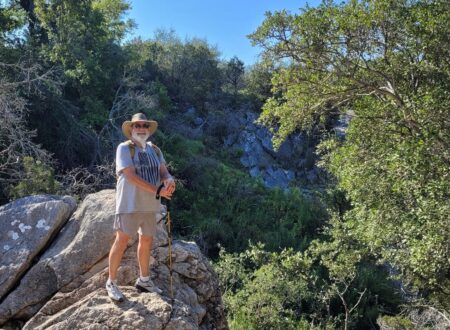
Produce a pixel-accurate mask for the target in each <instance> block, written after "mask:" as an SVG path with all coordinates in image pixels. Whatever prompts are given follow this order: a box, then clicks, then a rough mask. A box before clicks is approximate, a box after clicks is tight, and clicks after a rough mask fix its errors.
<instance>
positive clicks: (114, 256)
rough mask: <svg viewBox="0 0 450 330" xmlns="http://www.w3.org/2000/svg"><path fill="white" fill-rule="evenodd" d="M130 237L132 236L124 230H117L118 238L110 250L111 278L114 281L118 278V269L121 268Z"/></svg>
mask: <svg viewBox="0 0 450 330" xmlns="http://www.w3.org/2000/svg"><path fill="white" fill-rule="evenodd" d="M129 239H130V236H128V235H127V234H125V233H124V232H123V231H120V230H118V231H117V232H116V240H115V241H114V244H113V246H112V247H111V250H110V251H109V279H110V280H112V281H115V280H116V277H117V269H118V268H119V266H120V262H121V261H122V257H123V254H124V252H125V250H126V249H127V243H128V240H129Z"/></svg>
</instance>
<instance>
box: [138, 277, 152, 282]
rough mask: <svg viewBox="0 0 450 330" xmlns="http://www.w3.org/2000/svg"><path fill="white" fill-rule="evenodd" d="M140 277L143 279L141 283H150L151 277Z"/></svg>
mask: <svg viewBox="0 0 450 330" xmlns="http://www.w3.org/2000/svg"><path fill="white" fill-rule="evenodd" d="M139 277H140V278H141V281H144V282H148V281H150V276H139Z"/></svg>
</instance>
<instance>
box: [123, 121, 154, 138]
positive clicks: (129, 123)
mask: <svg viewBox="0 0 450 330" xmlns="http://www.w3.org/2000/svg"><path fill="white" fill-rule="evenodd" d="M135 123H147V124H149V125H150V127H149V133H150V135H152V134H153V133H155V131H156V129H157V128H158V122H156V121H154V120H137V121H130V120H127V121H124V122H123V124H122V133H123V135H125V136H126V137H127V138H128V139H130V140H131V126H132V125H133V124H135Z"/></svg>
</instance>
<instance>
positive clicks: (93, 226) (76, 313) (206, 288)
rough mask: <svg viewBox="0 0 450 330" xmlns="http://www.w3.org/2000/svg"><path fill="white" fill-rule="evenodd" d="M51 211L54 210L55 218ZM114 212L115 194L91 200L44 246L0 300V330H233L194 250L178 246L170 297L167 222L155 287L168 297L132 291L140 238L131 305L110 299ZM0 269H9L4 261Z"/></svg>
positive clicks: (127, 269)
mask: <svg viewBox="0 0 450 330" xmlns="http://www.w3.org/2000/svg"><path fill="white" fill-rule="evenodd" d="M11 204H12V203H11ZM25 204H26V203H25ZM8 205H9V208H11V205H10V204H8ZM3 208H7V207H2V209H3ZM24 208H25V209H26V205H25V206H24ZM0 210H1V209H0ZM52 210H53V207H49V208H48V212H49V213H52V212H53V211H52ZM72 210H73V209H72ZM114 210H115V192H114V190H104V191H101V192H98V193H95V194H91V195H89V196H87V197H86V198H85V200H84V201H83V202H82V203H81V205H80V206H79V207H78V209H77V210H76V212H75V213H74V214H73V216H72V217H71V218H70V219H69V221H67V219H66V220H64V221H67V223H66V224H65V226H64V227H63V228H62V230H60V231H59V233H58V235H57V236H56V238H55V239H54V240H52V241H50V242H46V244H47V249H46V250H45V251H43V252H40V253H39V254H37V253H36V255H37V256H38V257H39V258H38V260H35V262H34V263H30V264H29V266H28V268H26V267H24V268H25V269H24V270H23V276H21V277H20V278H19V279H16V283H15V284H14V285H13V286H12V289H11V290H9V291H8V292H7V293H6V294H4V295H3V296H2V297H1V300H0V325H2V324H3V327H4V328H5V329H11V328H13V329H14V328H15V329H20V328H23V329H85V328H89V329H227V328H228V326H227V323H226V317H225V314H224V310H223V305H222V298H221V294H220V290H219V283H218V278H217V275H216V274H215V273H214V271H213V270H212V268H211V266H210V264H209V261H208V260H207V258H206V257H205V256H203V255H202V253H201V252H200V250H199V248H198V246H197V245H196V244H195V243H192V242H184V241H173V244H172V262H173V267H172V283H173V297H172V296H171V290H170V270H169V249H168V235H167V231H166V227H165V224H164V221H163V219H161V220H160V221H159V223H158V226H157V233H156V235H155V238H154V243H153V257H152V265H151V275H152V278H153V282H154V283H155V285H156V286H158V287H159V288H161V289H162V290H163V292H162V293H161V294H157V293H140V292H138V291H137V289H135V288H134V282H135V280H136V278H137V276H138V274H139V267H138V263H137V259H136V249H137V237H134V238H133V239H132V240H131V241H130V242H129V247H128V249H127V251H126V252H125V255H124V258H123V260H122V263H121V267H120V268H119V273H118V275H119V277H118V285H119V287H120V289H121V290H122V292H123V293H124V295H125V301H124V302H122V303H114V302H112V301H111V300H110V299H109V297H108V295H107V292H106V289H105V282H106V279H107V276H108V275H107V274H108V253H109V249H110V247H111V245H112V242H113V240H114V231H113V228H112V227H113V221H114ZM0 216H1V215H0ZM69 216H70V214H68V215H67V217H69ZM39 217H40V218H44V217H45V214H43V213H40V215H39ZM161 218H162V217H161ZM2 219H3V218H1V217H0V220H2ZM38 220H39V219H35V223H38ZM2 221H4V220H2ZM172 221H176V220H174V219H172ZM10 222H11V221H10ZM29 223H33V219H31V220H30V222H29ZM0 226H1V224H0ZM30 226H31V225H30ZM30 232H31V231H30ZM23 234H24V235H26V234H27V232H24V233H23ZM2 239H3V238H2ZM25 240H26V237H25ZM3 243H4V242H3V241H0V244H2V245H3ZM44 245H45V244H44ZM8 262H9V263H11V261H10V260H8ZM13 263H14V261H13ZM0 267H3V268H0V269H5V268H8V267H9V264H6V265H5V264H4V259H3V258H2V259H1V260H0Z"/></svg>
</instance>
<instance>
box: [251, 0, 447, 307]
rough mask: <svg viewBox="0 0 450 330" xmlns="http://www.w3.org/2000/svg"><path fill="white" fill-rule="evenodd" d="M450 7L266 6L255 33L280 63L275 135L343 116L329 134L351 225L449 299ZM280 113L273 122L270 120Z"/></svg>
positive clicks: (330, 156) (373, 247)
mask: <svg viewBox="0 0 450 330" xmlns="http://www.w3.org/2000/svg"><path fill="white" fill-rule="evenodd" d="M449 20H450V10H449V7H448V2H447V1H442V0H437V1H425V0H414V1H406V0H402V1H397V0H395V1H394V0H379V1H371V0H362V1H356V0H355V1H349V2H347V3H343V4H335V3H333V2H332V1H325V2H324V3H323V4H322V5H321V6H319V7H317V8H306V9H305V10H303V11H302V12H301V13H300V14H289V13H287V12H285V11H282V12H277V13H274V14H271V13H268V14H267V17H266V20H265V21H264V22H263V24H262V25H261V26H260V27H259V28H258V29H257V31H256V32H255V33H254V34H252V35H251V38H252V41H253V42H254V43H255V44H257V45H260V46H262V47H263V48H264V53H265V56H266V57H267V58H269V59H271V60H272V61H273V63H275V64H277V65H278V70H277V71H276V72H275V73H274V76H273V80H272V83H273V92H274V96H273V97H271V98H269V99H268V101H267V102H266V103H265V105H264V109H263V113H262V115H261V118H260V120H261V122H264V123H266V124H267V125H269V126H271V127H272V128H273V130H274V132H275V143H276V144H277V145H279V144H280V142H281V141H282V140H283V139H284V138H285V137H286V136H287V135H289V134H290V133H291V132H293V131H294V130H296V129H298V128H301V129H307V128H311V127H314V126H316V125H317V124H318V123H320V122H323V121H325V120H326V119H327V117H329V116H332V115H335V114H347V115H349V116H351V118H352V119H351V121H350V124H349V127H348V130H347V133H346V137H345V140H343V141H341V140H339V139H329V140H327V141H326V142H324V143H323V144H322V147H321V151H322V152H323V153H324V159H325V161H326V162H325V164H326V166H327V168H328V169H329V170H330V171H331V172H332V173H333V174H334V175H335V176H336V177H337V179H338V185H339V187H340V188H342V189H344V190H345V191H346V192H347V195H348V197H349V198H350V200H351V204H352V209H351V210H350V211H348V212H347V213H345V215H344V216H343V219H342V221H343V226H345V227H346V231H348V232H349V233H351V235H352V236H353V237H354V239H355V240H357V241H358V242H360V243H362V244H364V245H366V246H367V248H368V249H369V251H370V252H371V253H372V254H373V255H375V256H377V258H379V260H380V261H383V260H384V261H388V262H389V263H390V264H392V265H393V266H394V267H395V268H396V269H397V270H398V271H399V272H400V274H401V278H402V280H403V281H405V282H406V283H409V284H412V285H414V286H415V287H416V288H419V289H426V290H427V291H426V292H427V293H428V294H429V295H430V296H431V297H434V298H436V301H438V302H439V303H440V304H441V307H444V308H449V306H448V300H447V299H446V297H448V295H449V294H450V280H449V279H450V268H449V264H450V263H449V259H448V255H449V251H450V246H449V244H450V231H449V230H448V228H449V217H448V215H449V214H450V204H449V203H448V198H449V195H450V180H449V178H450V167H449V165H450V121H449V120H448V118H450V113H449V111H450V98H449V87H450V62H449V61H448V58H450V48H449V47H446V46H444V45H449V44H450V26H449V24H448V22H449ZM274 123H276V124H277V126H275V127H274Z"/></svg>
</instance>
